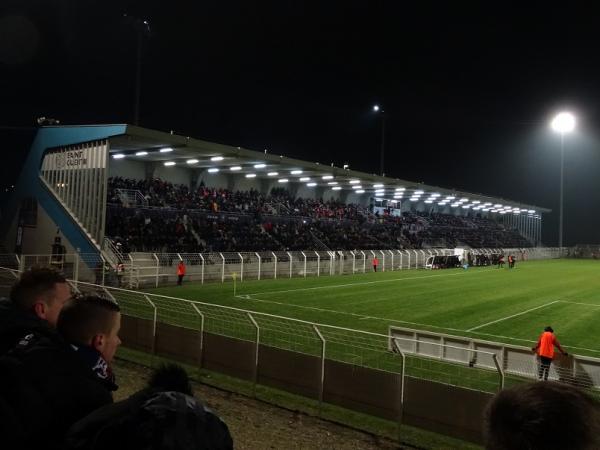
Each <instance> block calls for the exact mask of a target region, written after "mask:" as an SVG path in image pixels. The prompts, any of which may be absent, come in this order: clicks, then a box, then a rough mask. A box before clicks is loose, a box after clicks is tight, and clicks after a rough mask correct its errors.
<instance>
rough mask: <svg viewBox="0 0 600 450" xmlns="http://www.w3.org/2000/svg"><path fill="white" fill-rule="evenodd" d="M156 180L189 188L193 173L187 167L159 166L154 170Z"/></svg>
mask: <svg viewBox="0 0 600 450" xmlns="http://www.w3.org/2000/svg"><path fill="white" fill-rule="evenodd" d="M154 178H161V179H163V180H167V181H170V182H171V183H173V184H184V185H186V186H189V185H190V181H191V179H192V172H191V170H190V169H188V168H185V167H177V166H174V167H165V166H164V165H162V164H158V165H157V166H156V168H155V170H154Z"/></svg>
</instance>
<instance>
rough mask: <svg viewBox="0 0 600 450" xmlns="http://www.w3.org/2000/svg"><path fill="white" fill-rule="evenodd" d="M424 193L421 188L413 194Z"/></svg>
mask: <svg viewBox="0 0 600 450" xmlns="http://www.w3.org/2000/svg"><path fill="white" fill-rule="evenodd" d="M424 193H425V191H422V190H418V191H415V194H417V195H421V194H424Z"/></svg>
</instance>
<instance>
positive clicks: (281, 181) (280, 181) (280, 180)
mask: <svg viewBox="0 0 600 450" xmlns="http://www.w3.org/2000/svg"><path fill="white" fill-rule="evenodd" d="M277 181H278V182H279V183H287V182H288V181H290V180H288V179H287V178H280V179H279V180H277Z"/></svg>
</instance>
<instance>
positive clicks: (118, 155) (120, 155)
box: [113, 153, 125, 159]
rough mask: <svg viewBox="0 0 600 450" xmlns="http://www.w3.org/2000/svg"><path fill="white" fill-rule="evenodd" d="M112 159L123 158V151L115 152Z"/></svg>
mask: <svg viewBox="0 0 600 450" xmlns="http://www.w3.org/2000/svg"><path fill="white" fill-rule="evenodd" d="M113 158H114V159H123V158H125V155H124V154H123V153H116V154H114V155H113Z"/></svg>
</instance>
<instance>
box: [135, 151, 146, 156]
mask: <svg viewBox="0 0 600 450" xmlns="http://www.w3.org/2000/svg"><path fill="white" fill-rule="evenodd" d="M147 154H148V152H144V151H141V152H135V156H146V155H147Z"/></svg>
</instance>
